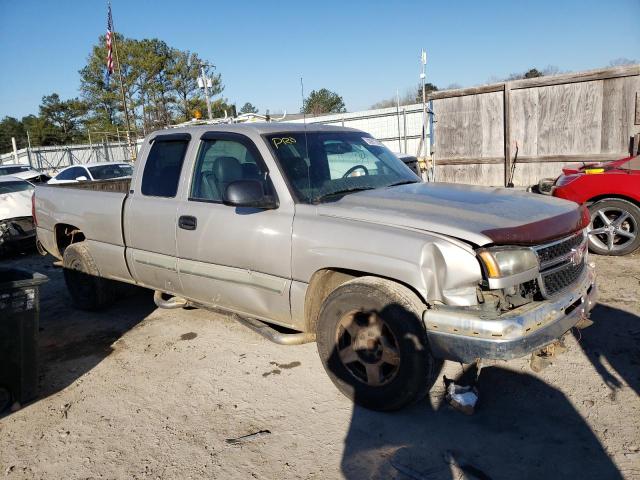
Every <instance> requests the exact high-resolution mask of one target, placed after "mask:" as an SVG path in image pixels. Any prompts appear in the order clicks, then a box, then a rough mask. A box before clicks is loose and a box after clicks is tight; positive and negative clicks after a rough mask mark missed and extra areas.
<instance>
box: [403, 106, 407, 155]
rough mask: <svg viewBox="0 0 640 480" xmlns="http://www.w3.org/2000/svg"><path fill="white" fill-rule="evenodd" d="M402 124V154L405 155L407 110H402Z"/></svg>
mask: <svg viewBox="0 0 640 480" xmlns="http://www.w3.org/2000/svg"><path fill="white" fill-rule="evenodd" d="M402 123H403V130H404V153H407V109H406V108H403V109H402Z"/></svg>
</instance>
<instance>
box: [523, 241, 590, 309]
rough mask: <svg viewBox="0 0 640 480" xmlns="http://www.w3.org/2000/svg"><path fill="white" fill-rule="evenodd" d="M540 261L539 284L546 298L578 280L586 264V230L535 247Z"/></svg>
mask: <svg viewBox="0 0 640 480" xmlns="http://www.w3.org/2000/svg"><path fill="white" fill-rule="evenodd" d="M534 250H535V252H536V254H537V255H538V261H539V262H540V276H539V277H538V284H539V286H540V291H541V293H542V295H543V296H544V297H546V298H549V297H552V296H554V295H557V294H559V293H561V292H563V291H564V290H566V289H567V288H569V287H571V286H572V285H573V284H574V283H576V282H577V281H578V279H579V278H580V276H581V275H582V272H583V271H584V269H585V265H586V256H587V236H586V234H585V232H584V231H582V232H580V233H578V234H575V235H572V236H570V237H567V238H563V239H562V240H558V241H557V242H553V243H548V244H546V245H541V246H539V247H536V248H534Z"/></svg>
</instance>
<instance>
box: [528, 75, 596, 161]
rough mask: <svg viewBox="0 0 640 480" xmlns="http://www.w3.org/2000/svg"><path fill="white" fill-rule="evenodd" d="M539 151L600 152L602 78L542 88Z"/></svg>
mask: <svg viewBox="0 0 640 480" xmlns="http://www.w3.org/2000/svg"><path fill="white" fill-rule="evenodd" d="M538 105H539V112H538V154H539V155H562V154H573V153H599V152H600V144H601V140H600V139H601V133H602V130H601V125H602V81H595V82H584V83H579V84H574V85H554V86H547V87H541V88H539V89H538Z"/></svg>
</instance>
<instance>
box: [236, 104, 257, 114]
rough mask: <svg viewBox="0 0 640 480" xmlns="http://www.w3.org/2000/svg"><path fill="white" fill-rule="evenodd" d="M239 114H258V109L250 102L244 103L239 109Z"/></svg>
mask: <svg viewBox="0 0 640 480" xmlns="http://www.w3.org/2000/svg"><path fill="white" fill-rule="evenodd" d="M240 113H258V109H257V108H256V107H254V106H253V105H252V104H251V103H250V102H247V103H245V104H244V105H243V106H242V108H241V109H240Z"/></svg>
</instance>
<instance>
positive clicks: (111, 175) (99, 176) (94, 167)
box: [47, 162, 133, 184]
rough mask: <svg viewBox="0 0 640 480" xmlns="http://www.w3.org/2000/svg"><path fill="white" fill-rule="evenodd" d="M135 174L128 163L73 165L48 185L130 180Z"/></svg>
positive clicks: (61, 171) (59, 173)
mask: <svg viewBox="0 0 640 480" xmlns="http://www.w3.org/2000/svg"><path fill="white" fill-rule="evenodd" d="M132 174H133V167H132V166H131V165H130V164H128V163H116V162H99V163H86V164H84V165H71V166H70V167H67V168H64V169H62V170H60V171H59V172H58V174H57V175H56V176H55V177H53V178H52V179H51V180H49V181H48V182H47V183H52V184H54V183H76V182H93V181H97V180H112V179H116V178H128V177H131V175H132Z"/></svg>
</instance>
